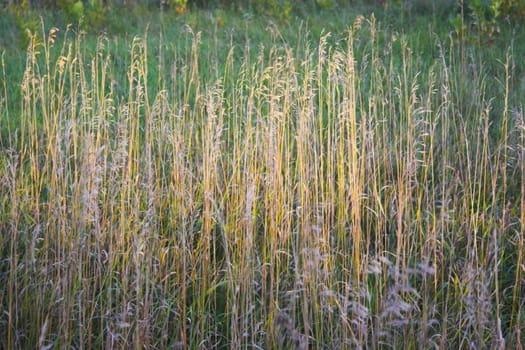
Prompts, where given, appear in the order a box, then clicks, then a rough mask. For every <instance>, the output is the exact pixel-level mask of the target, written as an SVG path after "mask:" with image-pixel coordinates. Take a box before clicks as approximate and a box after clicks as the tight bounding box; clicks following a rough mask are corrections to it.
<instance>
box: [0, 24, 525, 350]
mask: <svg viewBox="0 0 525 350" xmlns="http://www.w3.org/2000/svg"><path fill="white" fill-rule="evenodd" d="M270 30H271V31H273V33H274V36H273V39H272V41H271V42H270V43H269V44H268V45H267V46H266V47H262V46H251V45H250V42H249V40H247V41H246V45H245V46H244V47H235V46H234V45H231V46H230V47H229V49H228V50H227V51H226V52H227V53H226V55H225V56H224V57H219V55H220V53H219V51H218V50H216V51H214V48H213V46H212V47H211V49H210V48H209V47H208V50H207V51H206V53H207V54H201V53H202V44H201V40H202V39H201V34H200V33H195V32H193V31H192V30H191V29H190V28H187V30H186V32H185V33H183V34H182V38H180V40H186V41H187V42H188V43H189V44H190V45H188V50H179V49H177V47H176V46H163V45H162V40H163V39H159V42H160V43H161V44H160V45H159V47H151V46H150V45H149V44H148V43H149V42H148V40H147V38H146V37H145V38H135V39H134V40H133V41H132V42H131V43H130V45H129V52H128V55H129V56H128V57H127V58H115V57H113V55H114V52H113V46H112V45H113V43H112V42H111V41H110V40H108V39H107V38H105V37H101V38H100V39H99V41H98V43H97V47H96V49H95V50H93V51H90V50H86V49H85V47H84V46H83V40H84V39H83V36H82V34H81V33H77V34H75V35H73V34H72V33H66V34H64V33H60V32H57V31H56V30H55V29H53V30H51V32H47V33H44V34H40V35H37V36H34V37H33V40H32V41H31V44H30V46H29V48H28V52H27V62H26V69H25V73H24V76H23V79H22V81H21V82H16V83H17V84H20V88H21V101H20V106H19V107H18V106H13V105H10V104H8V102H9V101H10V96H9V94H8V93H7V91H8V89H7V88H6V85H7V84H10V83H11V82H6V80H5V73H4V75H3V76H4V79H3V82H2V84H3V86H4V88H3V91H4V92H3V94H2V99H0V116H1V118H2V120H1V123H2V125H7V126H6V127H4V128H3V130H4V132H3V134H2V143H1V146H2V152H1V154H0V169H1V172H0V193H1V196H0V198H1V202H0V219H1V226H0V227H1V230H2V236H1V240H0V250H1V252H2V260H1V265H0V272H1V275H0V276H1V282H2V283H1V284H0V285H1V287H0V295H1V296H2V298H1V300H2V302H1V304H0V314H1V317H0V339H2V340H1V344H2V347H4V348H51V347H55V348H108V349H109V348H123V349H128V348H136V349H139V348H160V349H164V348H203V349H208V348H268V349H269V348H297V349H306V348H329V349H339V348H371V349H377V348H387V347H392V348H399V347H406V348H416V347H417V348H433V347H438V348H443V349H449V348H470V347H474V348H517V347H520V346H522V344H523V342H524V335H523V334H522V333H520V332H521V330H522V329H523V326H524V323H525V316H524V311H523V307H524V303H525V300H524V298H523V295H524V293H525V277H524V275H525V271H524V269H525V267H524V266H525V265H524V261H523V259H524V255H525V248H524V242H523V241H524V238H523V235H524V229H525V214H524V213H525V200H524V198H525V185H524V183H523V174H524V171H525V165H524V164H525V162H524V155H525V153H524V152H525V150H524V146H523V145H524V137H525V128H524V125H525V124H524V116H523V106H522V105H512V104H511V103H512V101H515V99H513V98H512V97H513V94H512V89H513V85H512V84H513V80H512V77H513V69H514V68H513V67H515V65H516V64H517V63H516V62H517V60H516V58H515V57H514V56H513V54H512V47H510V48H509V50H508V53H507V54H506V56H505V55H503V56H502V60H501V61H500V62H499V65H497V67H498V68H497V69H498V72H496V73H494V74H496V75H497V77H499V78H498V79H499V80H497V84H496V86H497V89H492V88H491V89H489V88H488V87H487V86H488V83H490V84H493V82H492V81H490V82H488V80H490V79H492V75H490V74H492V73H489V72H487V71H486V69H485V66H484V64H483V63H482V62H479V61H478V60H477V59H476V58H475V57H471V58H465V55H462V54H460V53H459V48H457V47H456V45H455V42H454V41H448V40H447V41H444V42H441V41H439V40H436V44H435V46H436V49H435V51H436V52H437V55H436V57H435V59H434V60H433V61H432V62H431V64H430V65H428V64H426V63H424V61H422V60H419V59H418V57H417V55H416V54H415V53H414V52H413V50H412V48H411V46H410V42H409V41H408V39H407V38H406V37H405V36H403V35H398V34H392V35H390V34H387V32H386V31H383V30H382V29H380V28H379V26H378V25H377V24H376V23H375V20H374V19H373V18H371V19H370V20H366V19H364V18H362V17H360V18H358V19H357V20H356V21H355V23H353V24H352V25H351V27H350V28H349V29H348V31H347V32H346V33H345V35H344V37H343V38H344V39H342V40H336V41H335V42H334V41H333V40H330V38H331V36H330V34H325V35H323V36H321V37H320V38H319V39H318V42H312V41H311V40H309V39H305V40H303V41H301V42H299V44H297V47H290V45H287V44H286V43H285V42H283V41H282V40H280V38H279V31H278V29H277V27H271V29H270ZM58 35H64V37H65V39H64V40H63V41H60V42H61V43H62V44H61V45H55V43H58V42H59V41H57V36H58ZM148 35H150V36H151V33H150V34H148ZM307 35H308V33H306V34H305V37H306V36H307ZM207 44H208V45H210V44H211V45H213V43H212V41H211V40H209V41H208V43H207ZM169 48H172V51H168V52H163V51H162V50H168V49H169ZM151 50H157V51H155V52H159V55H160V56H161V57H163V59H160V60H158V61H157V62H155V63H151V62H150V61H149V60H148V58H149V57H151V55H150V53H149V51H151ZM221 52H222V51H221ZM254 52H255V54H254ZM460 57H462V59H463V60H461V59H460ZM164 58H165V59H164ZM219 60H220V62H221V64H218V62H219ZM466 60H468V61H466ZM122 62H126V65H125V67H122ZM3 67H4V66H3ZM153 75H154V79H156V80H155V81H157V84H156V86H152V84H148V82H149V81H150V80H151V79H152V76H153ZM491 86H492V85H491ZM509 101H510V102H509ZM3 135H6V136H5V137H4V136H3Z"/></svg>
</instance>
